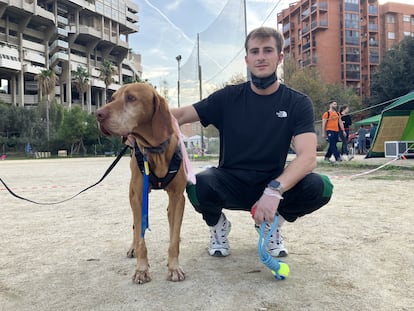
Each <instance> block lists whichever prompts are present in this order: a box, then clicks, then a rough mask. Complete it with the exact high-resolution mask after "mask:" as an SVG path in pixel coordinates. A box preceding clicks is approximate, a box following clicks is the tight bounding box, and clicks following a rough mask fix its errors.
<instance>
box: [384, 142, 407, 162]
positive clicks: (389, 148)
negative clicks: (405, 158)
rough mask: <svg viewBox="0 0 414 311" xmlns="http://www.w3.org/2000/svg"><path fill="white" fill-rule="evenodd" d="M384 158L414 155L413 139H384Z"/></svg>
mask: <svg viewBox="0 0 414 311" xmlns="http://www.w3.org/2000/svg"><path fill="white" fill-rule="evenodd" d="M384 151H385V157H386V158H396V157H399V156H401V155H402V154H405V155H408V154H410V155H414V141H386V142H384Z"/></svg>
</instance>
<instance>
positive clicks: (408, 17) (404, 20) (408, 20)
mask: <svg viewBox="0 0 414 311" xmlns="http://www.w3.org/2000/svg"><path fill="white" fill-rule="evenodd" d="M410 20H411V16H410V15H404V16H403V22H404V23H409V22H410Z"/></svg>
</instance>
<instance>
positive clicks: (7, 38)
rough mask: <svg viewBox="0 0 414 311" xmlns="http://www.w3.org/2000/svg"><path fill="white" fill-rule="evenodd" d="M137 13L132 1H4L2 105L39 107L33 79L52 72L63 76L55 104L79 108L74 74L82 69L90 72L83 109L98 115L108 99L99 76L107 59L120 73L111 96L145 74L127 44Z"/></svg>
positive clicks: (0, 6)
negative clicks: (126, 83) (129, 81)
mask: <svg viewBox="0 0 414 311" xmlns="http://www.w3.org/2000/svg"><path fill="white" fill-rule="evenodd" d="M137 14H138V5H137V4H136V3H134V2H133V1H129V0H88V1H85V0H59V1H58V0H0V82H1V84H0V101H3V102H6V103H11V104H13V105H15V106H21V107H26V106H27V107H30V106H37V105H38V104H39V100H40V98H39V87H38V82H37V81H36V79H35V77H36V75H38V74H39V73H40V72H41V71H42V70H45V69H52V70H54V71H55V73H56V74H57V76H58V78H59V83H58V86H56V89H55V98H56V100H57V102H58V103H60V104H62V105H64V106H65V107H67V108H70V107H71V106H72V105H78V104H80V102H81V100H80V94H78V92H77V90H76V88H75V86H74V83H73V81H72V80H73V78H72V71H76V70H77V68H78V66H81V67H83V68H86V69H87V72H88V74H89V86H88V90H87V92H86V93H85V103H86V107H85V109H87V110H88V111H89V112H92V111H94V110H95V109H96V108H97V107H99V106H101V105H102V104H103V101H104V98H105V96H104V92H105V88H106V86H105V84H104V82H103V81H102V79H100V78H99V76H100V68H101V66H102V64H103V62H104V61H106V60H109V61H110V62H111V63H112V64H113V66H114V68H115V69H116V72H117V73H116V75H115V76H114V77H113V78H114V82H113V83H112V84H110V85H109V86H108V92H114V91H115V90H117V89H118V88H119V87H120V86H121V85H122V84H123V83H124V82H126V81H128V80H136V79H138V78H140V77H141V75H142V69H141V62H140V56H139V55H136V54H133V53H132V52H131V49H130V48H129V43H128V40H129V36H130V35H131V34H134V33H137V32H138V31H139V28H138V15H137Z"/></svg>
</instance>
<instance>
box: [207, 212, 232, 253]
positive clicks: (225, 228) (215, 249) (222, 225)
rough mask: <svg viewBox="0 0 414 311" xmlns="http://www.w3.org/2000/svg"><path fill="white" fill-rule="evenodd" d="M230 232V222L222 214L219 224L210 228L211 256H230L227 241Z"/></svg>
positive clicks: (209, 251)
mask: <svg viewBox="0 0 414 311" xmlns="http://www.w3.org/2000/svg"><path fill="white" fill-rule="evenodd" d="M230 230H231V223H230V221H229V220H227V218H226V216H225V215H224V214H221V216H220V219H219V221H218V223H217V224H216V225H215V226H213V227H210V245H209V246H208V253H209V254H210V256H215V257H226V256H228V255H230V245H229V241H228V239H227V236H228V235H229V233H230Z"/></svg>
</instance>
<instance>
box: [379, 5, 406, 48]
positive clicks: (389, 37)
mask: <svg viewBox="0 0 414 311" xmlns="http://www.w3.org/2000/svg"><path fill="white" fill-rule="evenodd" d="M380 16H381V17H380V21H381V22H380V25H381V26H380V31H381V34H382V40H381V50H382V51H387V50H389V49H391V48H392V47H393V45H395V44H396V43H398V42H400V41H401V40H403V39H404V38H405V37H414V5H409V4H401V3H394V2H387V3H385V4H383V5H381V6H380Z"/></svg>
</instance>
